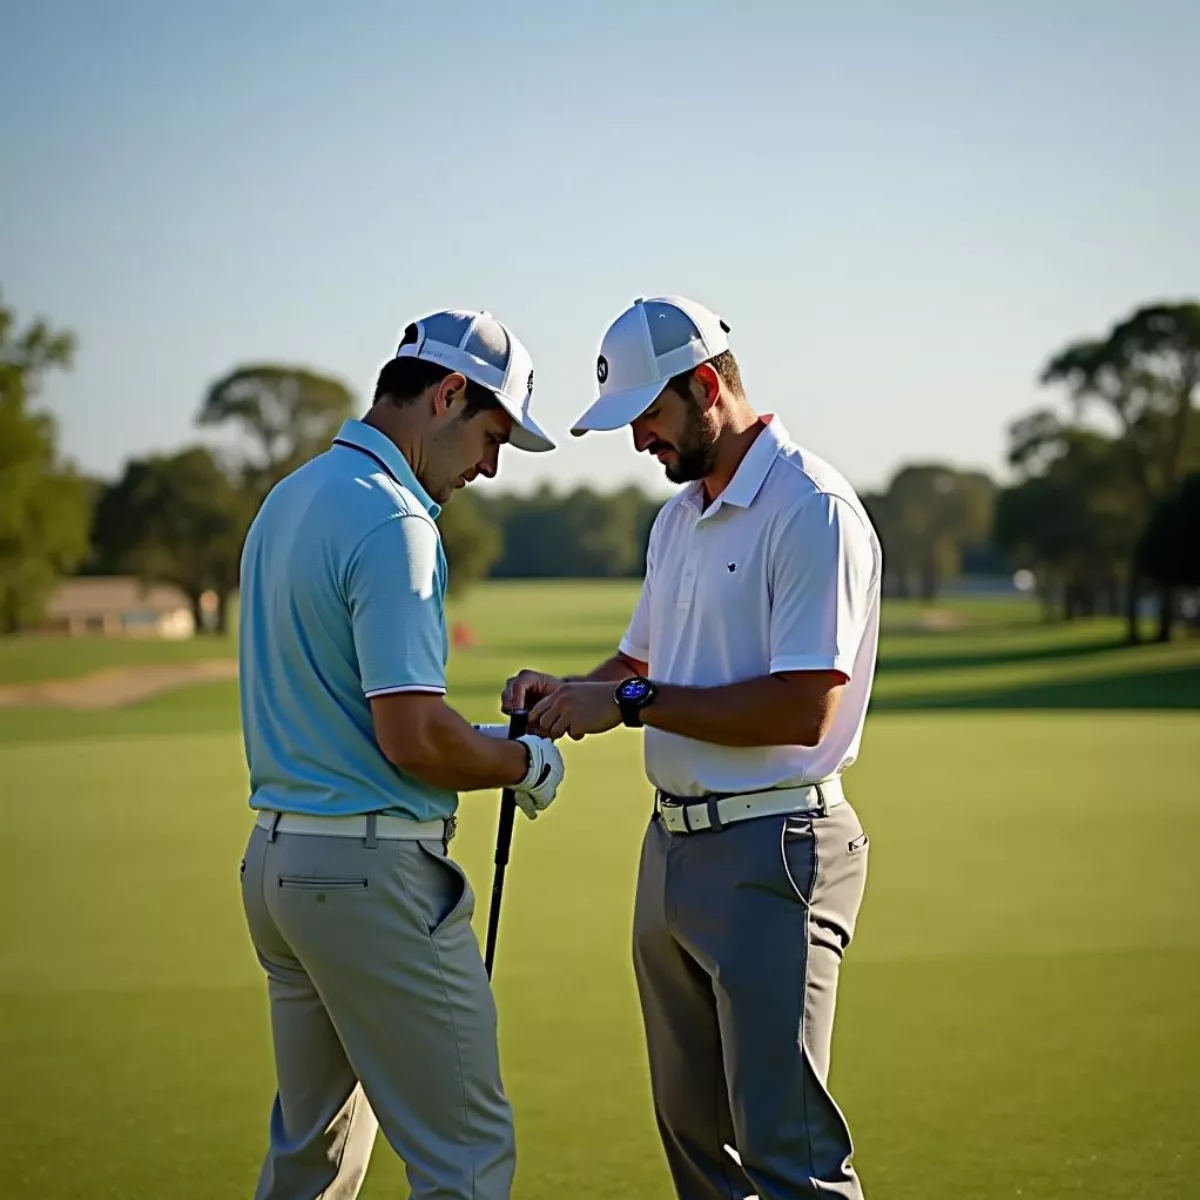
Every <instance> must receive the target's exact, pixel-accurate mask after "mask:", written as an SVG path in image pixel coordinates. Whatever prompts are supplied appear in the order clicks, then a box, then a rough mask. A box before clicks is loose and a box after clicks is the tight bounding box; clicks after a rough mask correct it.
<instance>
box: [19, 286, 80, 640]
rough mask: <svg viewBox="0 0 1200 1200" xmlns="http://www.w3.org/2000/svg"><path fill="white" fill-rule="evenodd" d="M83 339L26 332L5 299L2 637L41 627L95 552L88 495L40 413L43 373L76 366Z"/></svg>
mask: <svg viewBox="0 0 1200 1200" xmlns="http://www.w3.org/2000/svg"><path fill="white" fill-rule="evenodd" d="M74 351H75V339H74V337H73V335H71V334H70V333H66V332H55V331H53V330H52V329H51V328H50V327H49V325H47V324H46V322H45V321H42V320H35V321H34V322H33V323H32V324H30V325H28V326H27V327H26V328H25V329H24V330H23V331H18V330H17V328H16V314H15V312H14V310H13V309H11V308H9V307H7V306H6V305H5V304H4V302H3V298H2V297H0V633H14V632H16V631H17V630H18V629H20V628H22V627H24V626H26V625H33V624H36V623H37V622H38V621H39V619H40V618H41V615H42V613H43V611H44V608H45V603H46V600H47V598H48V597H49V595H50V592H51V591H52V590H53V588H54V585H55V583H56V582H57V581H58V579H59V578H61V577H62V576H63V575H65V574H68V573H69V572H71V571H72V570H74V568H75V567H76V566H77V565H78V563H79V562H80V561H81V560H82V558H83V557H84V555H85V554H86V553H87V529H88V493H87V489H86V486H85V484H84V481H83V479H82V478H81V477H80V476H79V475H78V474H77V473H76V472H75V471H74V470H73V469H72V468H71V467H70V466H68V465H67V464H65V463H64V462H63V461H62V460H61V459H60V457H59V454H58V449H57V441H58V435H57V427H56V425H55V423H54V421H53V419H52V418H51V417H50V415H49V414H48V413H45V412H37V411H34V410H33V408H32V407H31V401H32V400H33V399H34V397H35V396H36V395H37V392H38V388H39V386H40V384H41V380H42V378H43V376H44V375H45V374H46V373H47V372H48V371H51V370H55V369H58V370H65V369H68V368H69V367H70V366H71V363H72V360H73V357H74Z"/></svg>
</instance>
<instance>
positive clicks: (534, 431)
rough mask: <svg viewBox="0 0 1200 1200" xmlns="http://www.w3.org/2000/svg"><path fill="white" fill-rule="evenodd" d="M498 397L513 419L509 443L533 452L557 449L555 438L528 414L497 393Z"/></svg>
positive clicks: (518, 448)
mask: <svg viewBox="0 0 1200 1200" xmlns="http://www.w3.org/2000/svg"><path fill="white" fill-rule="evenodd" d="M496 399H497V400H499V401H500V403H501V404H502V405H503V406H504V411H505V412H506V413H508V415H509V416H510V417H512V419H513V427H512V433H511V434H509V437H508V444H509V445H510V446H513V447H515V448H516V449H517V450H527V451H529V452H531V453H533V454H540V453H544V452H545V451H546V450H554V449H556V447H555V445H554V439H553V438H551V437H550V436H549V435H548V434H547V433H546V431H545V430H544V429H543V428H542V427H541V426H540V425H539V424H538V423H537V422H536V421H535V420H534V419H533V418H532V417H531V416H530V415H529V414H528V413H523V412H522V411H521V410H520V408H516V409H515V411H514V407H513V406H511V405H510V404H509V402H508V401H507V400H506V399H505V398H504V397H503V396H501V395H500V394H499V393H498V392H497V393H496Z"/></svg>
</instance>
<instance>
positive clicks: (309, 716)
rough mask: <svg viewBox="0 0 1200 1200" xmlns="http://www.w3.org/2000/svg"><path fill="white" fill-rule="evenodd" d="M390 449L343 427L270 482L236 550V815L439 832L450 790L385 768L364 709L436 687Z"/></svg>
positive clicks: (425, 559)
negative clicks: (334, 819)
mask: <svg viewBox="0 0 1200 1200" xmlns="http://www.w3.org/2000/svg"><path fill="white" fill-rule="evenodd" d="M438 512H439V508H438V505H437V504H435V503H434V501H433V500H432V499H431V498H430V497H429V495H428V494H427V493H426V492H425V490H424V488H422V487H421V485H420V483H418V482H417V479H416V476H415V475H414V474H413V473H412V469H411V468H410V467H409V465H408V461H407V460H406V459H405V457H404V455H403V454H401V453H400V450H399V449H398V447H397V446H396V445H395V444H394V443H393V442H392V441H391V439H390V438H388V437H386V436H385V435H384V434H383V433H381V432H379V430H377V429H374V428H373V427H371V426H369V425H366V424H364V423H363V422H361V421H354V420H351V421H347V422H346V423H345V424H344V425H343V426H342V428H341V430H340V431H339V433H338V436H337V438H336V439H335V441H334V444H333V445H332V446H331V447H330V448H329V450H327V451H326V452H325V453H323V454H321V455H319V456H318V457H316V458H314V459H312V460H311V461H309V462H307V463H306V464H305V465H304V466H302V467H300V468H299V469H298V470H296V471H294V472H293V473H292V474H291V475H289V476H287V478H286V479H284V480H282V481H281V482H280V483H279V484H277V485H276V486H275V487H274V488H273V489H272V491H271V492H270V494H269V495H268V496H267V498H266V500H265V501H264V503H263V505H262V508H261V509H260V510H259V512H258V515H257V516H256V517H255V519H254V523H253V524H252V525H251V527H250V531H249V533H248V535H247V537H246V543H245V546H244V548H243V551H242V569H241V601H240V623H241V628H240V649H239V655H240V668H239V669H240V682H241V708H242V733H243V737H244V739H245V747H246V760H247V765H248V767H249V770H250V806H251V807H252V808H262V809H274V810H278V811H281V812H296V813H320V814H326V815H341V814H354V813H365V812H391V813H394V814H397V815H401V816H407V817H412V818H414V819H416V820H420V821H424V820H431V819H445V818H448V817H450V816H452V815H453V814H454V812H455V810H456V809H457V807H458V795H457V793H456V792H453V791H447V790H445V789H443V788H436V787H430V786H429V785H427V784H425V783H422V782H421V781H420V780H418V779H415V778H414V777H413V776H411V775H407V774H405V773H404V772H403V771H400V770H398V769H397V768H396V767H394V766H393V765H392V764H391V762H389V761H388V759H387V758H385V757H384V755H383V752H382V751H381V750H380V749H379V745H378V743H377V742H376V740H375V733H374V727H373V725H372V722H371V707H370V703H369V698H370V697H371V696H373V695H378V694H381V693H386V692H396V691H424V692H438V693H442V692H445V690H446V658H447V652H448V644H449V642H448V639H447V636H446V619H445V608H444V602H445V591H446V559H445V555H444V554H443V552H442V543H441V537H440V536H439V534H438V528H437V525H436V524H435V522H434V518H435V517H436V516H437V514H438Z"/></svg>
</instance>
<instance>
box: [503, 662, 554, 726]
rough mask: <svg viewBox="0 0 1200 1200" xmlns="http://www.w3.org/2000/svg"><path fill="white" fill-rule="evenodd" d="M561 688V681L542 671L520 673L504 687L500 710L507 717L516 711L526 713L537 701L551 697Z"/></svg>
mask: <svg viewBox="0 0 1200 1200" xmlns="http://www.w3.org/2000/svg"><path fill="white" fill-rule="evenodd" d="M562 686H563V681H562V680H561V679H559V678H558V676H557V675H547V674H546V673H545V672H544V671H521V672H519V673H518V674H516V675H514V676H512V678H511V679H509V680H508V682H507V683H506V684H505V685H504V691H503V693H502V694H501V697H500V710H501V712H503V713H505V714H506V715H507V716H512V714H513V713H514V712H515V711H517V710H518V709H524V710H525V711H526V712H528V711H529V709H531V708H532V707H533V706H534V705H535V704H537V703H538V701H540V700H544V699H545V698H546V697H547V696H551V695H553V694H554V693H555V692H556V691H558V689H559V688H560V687H562Z"/></svg>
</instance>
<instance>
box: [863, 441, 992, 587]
mask: <svg viewBox="0 0 1200 1200" xmlns="http://www.w3.org/2000/svg"><path fill="white" fill-rule="evenodd" d="M995 490H996V489H995V484H994V483H993V482H992V481H991V480H990V479H989V478H988V477H987V476H986V475H984V474H982V473H980V472H975V471H957V470H955V469H953V468H951V467H947V466H944V465H942V464H939V463H915V464H912V465H909V466H905V467H902V468H901V469H900V470H899V471H898V472H897V473H896V474H895V475H894V476H893V478H892V480H891V482H890V483H889V484H888V488H887V491H886V492H885V493H884V494H882V495H879V494H875V495H870V494H868V496H867V498H866V500H865V501H864V503H865V504H866V507H867V510H868V512H869V513H870V515H871V518H872V523H873V524H875V526H876V528H877V530H878V533H879V537H880V541H881V542H882V543H883V547H884V552H885V557H886V559H887V561H888V573H889V575H890V576H891V578H892V580H893V581H894V586H895V588H896V590H897V592H898V593H899V594H900V595H902V596H906V595H910V594H912V593H914V592H915V593H916V594H918V595H920V596H921V597H922V598H923V599H926V600H929V599H932V598H933V597H934V596H936V595H937V593H938V592H939V590H940V589H941V588H942V587H943V586H944V585H945V584H946V583H948V582H950V581H951V580H952V579H954V578H956V577H957V576H958V574H959V573H960V571H961V568H962V557H963V554H964V552H965V551H966V550H967V549H968V548H974V547H979V546H982V545H983V544H985V543H986V541H987V538H988V534H989V532H990V530H991V526H992V507H993V504H994V501H995Z"/></svg>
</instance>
